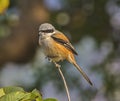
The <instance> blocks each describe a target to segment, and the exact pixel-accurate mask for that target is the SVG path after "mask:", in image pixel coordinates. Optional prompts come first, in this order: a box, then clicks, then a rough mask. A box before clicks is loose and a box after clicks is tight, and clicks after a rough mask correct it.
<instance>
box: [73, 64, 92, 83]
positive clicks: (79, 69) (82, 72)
mask: <svg viewBox="0 0 120 101" xmlns="http://www.w3.org/2000/svg"><path fill="white" fill-rule="evenodd" d="M73 65H74V66H75V67H76V68H77V69H78V71H79V72H80V73H81V74H82V76H83V77H84V78H85V79H86V80H87V82H88V83H89V84H90V85H93V84H92V82H91V80H90V79H89V77H88V76H87V75H86V73H85V72H84V71H83V70H82V68H81V67H80V66H79V65H78V64H77V63H73Z"/></svg>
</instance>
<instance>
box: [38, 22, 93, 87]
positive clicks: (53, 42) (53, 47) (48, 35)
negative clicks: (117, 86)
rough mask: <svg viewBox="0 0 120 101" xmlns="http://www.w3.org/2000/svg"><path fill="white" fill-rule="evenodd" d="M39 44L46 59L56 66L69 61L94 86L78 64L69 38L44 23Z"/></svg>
mask: <svg viewBox="0 0 120 101" xmlns="http://www.w3.org/2000/svg"><path fill="white" fill-rule="evenodd" d="M39 44H40V46H41V47H42V49H43V52H44V54H45V55H46V57H47V58H48V59H49V60H51V61H52V62H53V63H54V64H55V65H56V66H60V65H59V64H58V62H59V61H63V60H67V61H69V62H70V63H71V64H73V65H74V66H75V67H76V68H77V69H78V70H79V72H80V73H81V74H82V76H83V77H84V78H85V79H86V80H87V81H88V82H89V84H90V85H92V82H91V80H90V79H89V78H88V76H87V75H86V74H85V72H84V71H83V70H82V68H81V67H80V66H79V65H78V64H77V63H76V60H75V57H74V55H78V54H77V52H76V51H75V49H74V47H73V46H72V44H71V43H70V41H69V40H68V38H67V37H66V36H65V35H64V34H63V33H62V32H60V31H58V30H56V29H55V27H54V26H52V25H51V24H49V23H43V24H41V25H40V27H39Z"/></svg>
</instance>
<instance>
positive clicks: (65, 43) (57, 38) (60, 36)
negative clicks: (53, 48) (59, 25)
mask: <svg viewBox="0 0 120 101" xmlns="http://www.w3.org/2000/svg"><path fill="white" fill-rule="evenodd" d="M51 37H52V38H53V40H55V41H56V42H58V43H59V44H61V45H63V46H64V47H65V48H67V49H68V50H70V51H71V52H72V53H74V54H75V55H78V54H77V52H76V51H75V49H74V47H73V46H72V44H71V43H70V42H69V40H68V38H67V37H66V36H65V35H64V34H62V33H61V32H59V31H57V32H56V33H55V34H53V35H52V36H51Z"/></svg>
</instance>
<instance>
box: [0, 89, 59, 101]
mask: <svg viewBox="0 0 120 101" xmlns="http://www.w3.org/2000/svg"><path fill="white" fill-rule="evenodd" d="M34 100H35V101H57V100H56V99H53V98H48V99H45V100H43V99H42V96H41V95H40V93H39V91H38V90H36V89H34V90H33V91H32V92H26V91H24V90H23V88H21V87H4V88H1V89H0V101H34Z"/></svg>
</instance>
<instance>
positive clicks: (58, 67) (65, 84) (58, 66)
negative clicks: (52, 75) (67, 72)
mask: <svg viewBox="0 0 120 101" xmlns="http://www.w3.org/2000/svg"><path fill="white" fill-rule="evenodd" d="M54 64H55V66H56V67H57V69H58V71H59V73H60V75H61V77H62V80H63V83H64V86H65V90H66V93H67V97H68V101H71V99H70V94H69V90H68V86H67V83H66V80H65V77H64V75H63V73H62V71H61V68H60V67H61V66H60V65H59V64H57V63H54Z"/></svg>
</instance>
